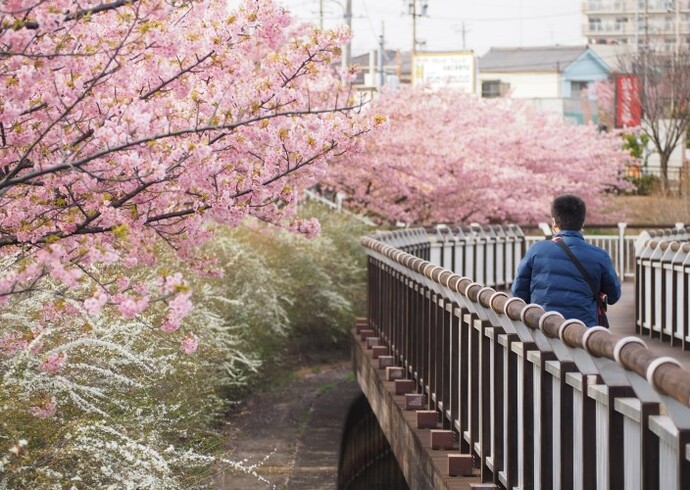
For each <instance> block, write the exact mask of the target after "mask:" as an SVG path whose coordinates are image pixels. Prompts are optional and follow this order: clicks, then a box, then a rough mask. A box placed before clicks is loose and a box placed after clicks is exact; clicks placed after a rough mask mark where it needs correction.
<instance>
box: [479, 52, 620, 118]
mask: <svg viewBox="0 0 690 490" xmlns="http://www.w3.org/2000/svg"><path fill="white" fill-rule="evenodd" d="M610 73H611V69H610V67H609V65H608V64H607V63H606V62H604V61H603V60H602V59H601V58H600V57H599V56H598V55H597V54H596V53H595V52H594V51H593V50H592V49H590V48H589V47H588V46H547V47H525V48H491V49H490V50H489V51H488V52H487V53H486V54H485V55H484V56H482V57H481V58H480V59H479V83H480V84H481V94H482V97H501V96H510V97H512V98H517V99H526V100H529V101H531V102H532V103H533V105H535V106H536V108H537V109H540V110H546V111H551V112H557V113H559V114H560V115H562V116H563V117H564V118H566V119H568V120H571V121H573V122H577V123H586V122H595V123H596V122H598V121H597V110H596V107H595V102H594V101H593V100H590V99H591V98H592V97H589V96H585V95H588V94H587V88H588V87H589V86H590V85H591V84H593V83H594V82H596V81H599V80H606V79H607V78H608V76H609V74H610Z"/></svg>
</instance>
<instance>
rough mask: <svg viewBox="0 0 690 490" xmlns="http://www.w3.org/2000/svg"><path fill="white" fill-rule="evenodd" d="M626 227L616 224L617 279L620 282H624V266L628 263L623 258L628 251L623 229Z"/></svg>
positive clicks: (623, 224)
mask: <svg viewBox="0 0 690 490" xmlns="http://www.w3.org/2000/svg"><path fill="white" fill-rule="evenodd" d="M627 226H628V225H627V224H626V223H618V277H619V278H620V280H621V282H623V281H625V264H627V263H628V261H627V259H628V258H627V257H626V256H625V254H626V252H627V250H628V249H627V247H626V246H625V228H626V227H627Z"/></svg>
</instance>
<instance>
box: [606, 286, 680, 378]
mask: <svg viewBox="0 0 690 490" xmlns="http://www.w3.org/2000/svg"><path fill="white" fill-rule="evenodd" d="M608 317H609V323H610V324H611V331H612V332H615V333H617V334H620V335H634V336H636V337H640V338H641V339H643V340H644V341H645V343H646V344H647V347H649V349H650V350H651V351H652V352H654V353H655V354H657V355H660V356H670V357H673V358H675V359H678V360H679V361H680V363H681V364H682V365H683V367H684V368H685V369H687V370H688V371H690V351H683V350H682V349H681V348H680V346H671V344H670V343H669V342H668V341H666V342H664V341H662V340H660V339H653V338H651V337H649V336H648V335H638V334H637V333H636V332H635V284H634V283H633V282H632V281H627V282H624V283H623V296H622V297H621V299H620V300H619V301H618V303H616V304H615V305H610V306H609V309H608Z"/></svg>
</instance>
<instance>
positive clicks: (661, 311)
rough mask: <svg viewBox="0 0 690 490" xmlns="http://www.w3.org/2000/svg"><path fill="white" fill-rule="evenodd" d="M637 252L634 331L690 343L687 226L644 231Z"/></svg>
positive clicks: (689, 241) (689, 236) (674, 342)
mask: <svg viewBox="0 0 690 490" xmlns="http://www.w3.org/2000/svg"><path fill="white" fill-rule="evenodd" d="M636 255H637V257H636V265H637V278H638V280H637V282H636V283H635V295H636V311H635V318H636V327H637V332H638V333H639V334H641V335H649V336H653V337H661V338H663V339H666V340H668V341H669V342H670V343H671V344H672V345H681V346H682V347H683V349H685V348H686V347H687V346H688V345H690V325H689V319H690V316H689V314H688V313H689V312H688V302H689V301H690V300H689V299H688V298H689V293H690V228H684V229H667V230H657V231H652V232H648V233H647V232H645V233H643V234H641V235H640V238H639V240H638V250H637V254H636Z"/></svg>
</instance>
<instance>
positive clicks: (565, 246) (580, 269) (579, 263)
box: [552, 237, 599, 304]
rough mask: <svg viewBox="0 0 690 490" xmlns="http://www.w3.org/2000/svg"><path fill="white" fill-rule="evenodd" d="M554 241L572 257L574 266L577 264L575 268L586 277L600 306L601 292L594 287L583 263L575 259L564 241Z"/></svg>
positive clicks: (557, 239)
mask: <svg viewBox="0 0 690 490" xmlns="http://www.w3.org/2000/svg"><path fill="white" fill-rule="evenodd" d="M552 241H553V242H555V243H556V244H557V245H558V246H559V247H561V248H562V249H563V250H564V251H565V253H567V254H568V257H570V260H572V261H573V264H575V267H577V270H579V271H580V274H582V277H584V278H585V281H586V282H587V284H589V289H591V290H592V296H594V300H595V301H596V302H597V304H599V292H598V291H597V289H596V288H595V287H594V284H593V282H592V276H590V275H589V273H588V272H587V271H586V270H585V268H584V267H583V266H582V262H580V261H579V260H577V257H575V254H574V253H573V251H572V250H570V247H569V246H568V245H567V244H566V243H565V242H564V241H563V239H562V238H561V237H556V238H554V239H553V240H552Z"/></svg>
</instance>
